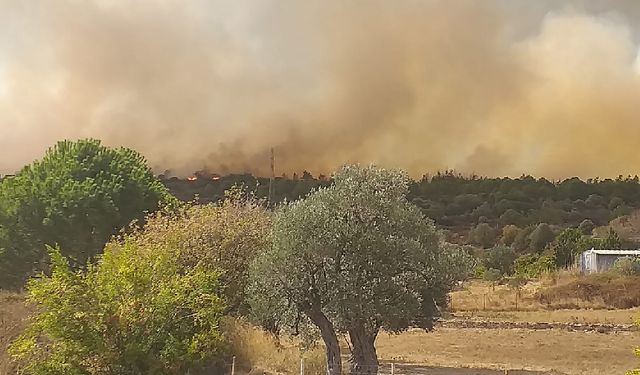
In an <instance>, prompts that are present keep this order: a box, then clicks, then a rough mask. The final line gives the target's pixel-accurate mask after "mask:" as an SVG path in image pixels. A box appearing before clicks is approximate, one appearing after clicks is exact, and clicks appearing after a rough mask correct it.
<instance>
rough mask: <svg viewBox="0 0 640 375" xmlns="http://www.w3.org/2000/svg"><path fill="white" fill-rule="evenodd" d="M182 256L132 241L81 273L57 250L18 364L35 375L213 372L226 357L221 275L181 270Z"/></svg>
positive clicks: (35, 299) (37, 285)
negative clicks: (213, 368)
mask: <svg viewBox="0 0 640 375" xmlns="http://www.w3.org/2000/svg"><path fill="white" fill-rule="evenodd" d="M178 257H179V253H178V252H177V251H175V249H172V248H171V247H161V248H156V247H140V246H139V245H138V244H136V243H135V242H132V241H125V242H123V243H113V244H110V245H108V246H107V249H106V251H105V254H104V256H103V257H102V259H101V260H100V261H99V262H98V264H97V265H96V266H92V267H89V269H88V271H87V272H86V273H82V272H73V271H71V270H70V269H69V264H68V262H67V260H66V259H65V258H64V257H63V256H62V255H60V253H59V251H57V250H55V251H51V258H52V262H53V267H52V268H53V271H52V276H51V277H40V278H36V279H32V280H31V281H30V282H29V300H30V302H32V303H34V304H36V305H37V308H38V313H37V314H36V315H35V317H34V319H33V323H32V324H31V326H29V327H28V328H27V330H26V331H25V333H24V334H23V335H22V336H20V338H19V339H18V340H17V341H16V342H15V343H14V344H13V345H12V347H11V352H12V354H13V355H14V357H15V359H16V360H18V361H19V363H20V364H21V368H22V369H23V370H24V371H25V372H26V373H27V374H32V375H55V374H62V373H64V374H89V375H93V374H95V375H98V374H131V375H133V374H149V375H151V374H153V375H156V374H157V375H164V374H167V375H173V374H175V375H178V374H185V373H191V374H198V373H206V371H211V367H212V366H214V365H216V364H217V362H218V361H219V360H220V359H221V358H222V356H223V355H224V353H225V342H224V339H223V337H222V335H221V333H220V331H219V322H220V318H221V317H222V313H223V311H224V302H223V300H222V298H221V297H220V285H219V282H218V273H217V272H215V271H211V270H209V269H206V268H203V267H194V268H191V269H184V268H181V267H180V266H179V262H178ZM207 369H209V370H207Z"/></svg>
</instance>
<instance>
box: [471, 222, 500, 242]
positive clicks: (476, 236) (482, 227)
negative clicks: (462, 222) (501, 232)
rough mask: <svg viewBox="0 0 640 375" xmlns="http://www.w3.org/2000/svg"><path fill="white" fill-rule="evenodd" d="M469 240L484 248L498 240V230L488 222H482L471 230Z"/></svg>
mask: <svg viewBox="0 0 640 375" xmlns="http://www.w3.org/2000/svg"><path fill="white" fill-rule="evenodd" d="M469 242H470V243H472V244H475V245H479V246H482V247H484V248H488V247H491V246H493V245H494V244H495V242H496V232H495V230H494V229H493V228H492V227H491V226H490V225H489V224H487V223H480V224H478V226H476V227H475V228H473V229H472V230H471V232H469Z"/></svg>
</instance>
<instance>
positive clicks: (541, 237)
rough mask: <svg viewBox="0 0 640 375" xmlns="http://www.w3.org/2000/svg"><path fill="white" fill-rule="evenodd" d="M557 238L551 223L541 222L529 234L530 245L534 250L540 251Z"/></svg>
mask: <svg viewBox="0 0 640 375" xmlns="http://www.w3.org/2000/svg"><path fill="white" fill-rule="evenodd" d="M554 238H555V235H554V234H553V231H552V230H551V228H550V227H549V224H546V223H540V224H538V226H537V227H536V229H534V230H533V232H531V234H530V235H529V241H530V242H529V246H530V247H531V249H532V250H534V251H536V252H540V251H542V250H544V248H545V247H546V246H547V245H548V244H550V243H551V242H552V241H553V240H554Z"/></svg>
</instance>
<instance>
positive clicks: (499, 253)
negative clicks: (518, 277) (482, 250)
mask: <svg viewBox="0 0 640 375" xmlns="http://www.w3.org/2000/svg"><path fill="white" fill-rule="evenodd" d="M515 259H516V253H515V252H514V251H513V249H511V248H510V247H507V246H496V247H494V248H492V249H490V250H488V251H487V252H486V254H485V256H484V259H483V261H482V264H483V265H484V267H485V268H486V269H492V268H493V269H496V270H498V271H500V274H501V275H510V274H511V273H512V272H513V261H514V260H515Z"/></svg>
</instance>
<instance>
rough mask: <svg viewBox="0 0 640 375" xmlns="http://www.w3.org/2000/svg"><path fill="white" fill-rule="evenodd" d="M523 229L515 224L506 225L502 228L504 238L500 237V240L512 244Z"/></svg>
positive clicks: (507, 244)
mask: <svg viewBox="0 0 640 375" xmlns="http://www.w3.org/2000/svg"><path fill="white" fill-rule="evenodd" d="M521 231H522V229H520V228H518V227H517V226H515V225H511V224H509V225H505V226H504V228H502V238H501V239H500V242H501V243H502V244H503V245H506V246H511V245H512V244H513V242H514V241H515V240H516V237H518V234H519V233H520V232H521Z"/></svg>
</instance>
